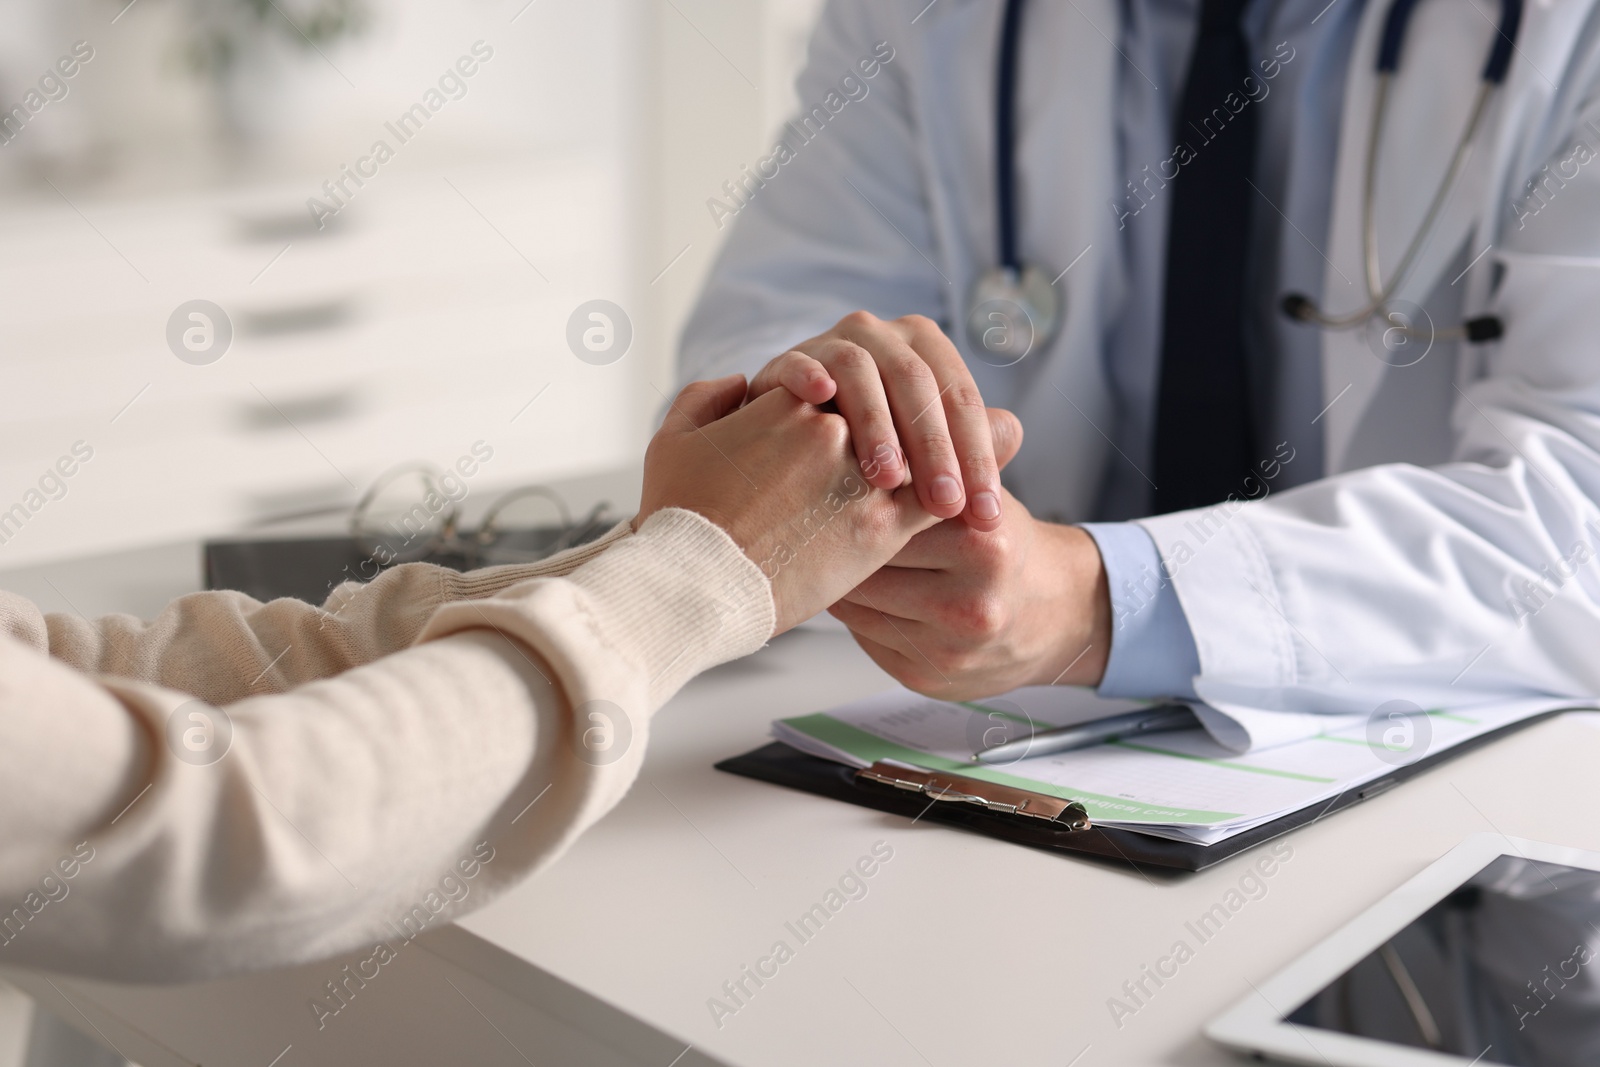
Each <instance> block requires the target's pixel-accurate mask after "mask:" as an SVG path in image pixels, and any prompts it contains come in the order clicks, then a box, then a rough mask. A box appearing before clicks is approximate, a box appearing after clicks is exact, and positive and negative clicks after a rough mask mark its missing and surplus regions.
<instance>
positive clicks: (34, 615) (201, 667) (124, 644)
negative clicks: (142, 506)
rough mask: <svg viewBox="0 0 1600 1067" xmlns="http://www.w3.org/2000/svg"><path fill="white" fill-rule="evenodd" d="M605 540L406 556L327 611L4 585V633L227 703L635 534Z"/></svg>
mask: <svg viewBox="0 0 1600 1067" xmlns="http://www.w3.org/2000/svg"><path fill="white" fill-rule="evenodd" d="M629 532H630V531H629V526H628V524H627V523H625V522H624V523H619V524H618V525H617V526H616V527H614V528H613V529H612V530H611V531H610V532H608V533H607V534H606V535H605V536H604V537H602V538H600V539H599V540H597V541H594V542H591V543H590V544H587V545H582V546H580V547H578V548H575V549H573V550H572V551H570V552H564V553H562V554H561V555H559V556H553V557H551V558H550V559H546V560H541V561H539V562H538V563H530V564H517V565H513V566H503V567H485V568H483V569H481V570H476V571H469V572H467V573H461V572H460V571H454V570H451V569H450V568H448V567H437V566H434V565H432V564H428V563H407V564H403V565H402V566H398V567H394V568H392V569H390V570H387V571H384V572H383V573H382V574H381V575H379V576H378V577H377V578H375V579H373V580H372V581H370V582H366V583H362V582H345V583H343V584H342V585H340V586H338V587H337V588H335V589H333V590H332V591H331V592H330V594H329V596H328V599H327V601H326V602H324V603H323V604H322V605H321V606H316V605H312V604H308V603H306V602H304V601H301V600H292V599H288V598H284V599H282V600H274V601H271V602H269V603H265V604H263V603H262V602H260V601H258V600H255V599H253V598H251V597H249V596H246V595H245V594H244V593H239V592H232V591H228V590H216V591H212V592H206V593H192V594H190V595H188V596H183V597H179V598H178V599H177V600H174V601H173V602H172V603H171V604H170V605H168V606H167V608H166V609H165V610H163V611H162V612H161V613H160V614H159V615H157V616H156V617H155V618H154V619H150V620H144V619H137V618H135V617H133V616H132V615H107V616H104V617H102V618H98V619H93V620H90V619H85V618H82V617H81V616H78V615H67V614H49V615H46V614H44V613H42V612H41V611H39V609H38V608H37V607H35V606H34V605H33V604H32V603H31V602H29V601H27V600H25V599H23V598H22V597H19V596H14V595H12V594H9V593H5V592H0V635H4V636H9V637H11V638H14V639H15V640H17V641H20V642H22V643H23V644H25V645H29V646H31V647H32V648H35V649H37V650H38V651H40V652H47V653H49V655H50V656H51V657H52V658H54V659H57V660H60V661H61V662H63V663H65V664H67V665H69V666H72V667H76V668H77V669H79V670H83V671H91V672H94V673H96V674H105V675H113V676H116V677H119V678H129V679H136V680H138V681H142V682H150V683H152V684H155V685H159V686H163V687H165V688H167V689H176V690H180V691H181V692H184V693H188V694H190V695H191V696H196V697H199V698H200V699H202V700H206V701H209V702H210V703H213V704H226V703H230V702H232V701H235V700H242V699H243V698H245V697H247V696H255V695H258V694H261V693H281V692H283V691H285V690H287V689H289V688H292V687H293V686H296V685H300V684H302V683H304V682H309V681H313V680H315V679H318V678H329V677H332V676H333V675H335V674H338V673H340V672H341V671H346V670H349V669H350V668H352V667H359V666H360V665H362V664H364V663H371V662H372V661H373V660H376V659H378V658H380V657H382V656H387V655H389V654H390V653H392V652H398V651H399V650H400V649H403V648H406V647H407V646H409V645H410V644H411V643H412V642H414V641H415V640H416V639H417V635H418V634H420V633H421V632H422V628H423V626H424V625H426V624H427V621H428V618H429V616H431V615H432V614H433V612H434V609H436V608H437V607H439V605H441V604H445V603H449V602H451V601H455V600H477V599H481V598H483V597H488V596H493V595H494V594H495V593H498V592H499V591H500V590H502V589H506V588H508V587H510V586H512V585H515V584H516V583H518V582H521V581H526V580H527V579H529V578H536V577H542V576H560V575H564V574H568V573H570V572H572V571H573V570H575V569H577V568H578V567H581V566H582V565H583V564H584V563H586V562H588V561H589V560H591V559H593V558H595V557H596V556H598V555H600V554H601V553H602V552H604V551H605V550H606V549H608V548H610V547H611V546H612V545H613V544H615V543H616V542H617V541H618V540H619V539H621V538H623V537H626V536H628V534H629Z"/></svg>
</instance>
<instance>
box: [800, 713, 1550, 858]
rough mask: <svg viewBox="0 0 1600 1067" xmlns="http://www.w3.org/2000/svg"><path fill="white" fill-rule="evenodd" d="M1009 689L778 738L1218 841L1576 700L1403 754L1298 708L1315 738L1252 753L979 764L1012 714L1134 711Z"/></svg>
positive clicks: (1104, 748)
mask: <svg viewBox="0 0 1600 1067" xmlns="http://www.w3.org/2000/svg"><path fill="white" fill-rule="evenodd" d="M1005 696H1006V698H1007V701H987V700H985V701H971V702H967V703H954V702H951V701H942V700H935V699H932V698H931V697H925V696H920V695H918V694H916V693H912V692H909V691H907V690H897V691H891V692H886V693H880V694H877V695H876V696H871V697H867V698H865V699H863V700H858V701H855V702H854V703H851V704H847V705H845V706H843V707H839V708H834V709H832V710H831V711H827V712H823V713H818V714H813V715H804V716H801V717H799V718H793V719H782V720H779V721H778V722H776V723H774V724H773V736H775V737H777V738H778V739H779V740H782V741H786V742H788V743H789V744H790V745H793V746H794V747H796V748H799V749H800V750H802V751H805V752H809V753H811V754H812V755H816V756H821V757H823V758H825V759H833V760H839V761H842V762H845V763H851V764H854V765H857V766H860V765H864V764H872V763H875V762H877V761H878V760H889V761H892V762H895V763H902V764H907V765H910V766H913V767H924V768H927V769H929V770H934V771H945V772H949V773H952V774H958V775H963V776H966V777H970V778H975V779H980V780H982V781H985V782H992V783H994V784H996V785H1005V786H1010V787H1013V788H1017V789H1024V790H1028V791H1030V792H1033V793H1040V794H1043V795H1046V796H1051V797H1058V798H1060V799H1063V800H1073V801H1077V802H1078V803H1080V804H1082V805H1083V806H1084V808H1085V809H1086V810H1087V811H1088V812H1089V815H1090V817H1091V818H1092V819H1093V820H1094V821H1095V823H1096V824H1097V825H1100V826H1109V827H1117V826H1121V827H1124V828H1126V829H1129V830H1135V831H1138V832H1140V833H1145V834H1152V835H1155V836H1158V837H1166V838H1169V839H1172V840H1178V841H1191V842H1194V843H1197V844H1211V843H1214V842H1217V841H1221V840H1224V839H1226V838H1228V837H1231V836H1233V835H1235V834H1238V833H1242V832H1244V831H1245V830H1248V829H1250V828H1252V827H1256V826H1261V825H1263V824H1265V823H1268V822H1271V821H1273V820H1275V819H1279V818H1282V817H1283V816H1285V815H1286V814H1288V813H1290V812H1296V811H1305V810H1308V809H1310V808H1311V807H1312V806H1313V805H1316V804H1320V803H1322V802H1324V801H1326V800H1327V799H1329V798H1331V797H1337V796H1339V795H1341V794H1344V793H1347V792H1349V791H1350V790H1352V789H1357V788H1359V787H1360V786H1362V785H1364V784H1365V783H1368V782H1372V781H1376V780H1378V779H1379V778H1382V777H1388V776H1392V775H1393V774H1394V771H1395V766H1396V763H1397V759H1398V763H1399V764H1400V765H1404V764H1405V763H1408V762H1411V761H1412V760H1413V759H1420V758H1422V757H1423V756H1432V755H1437V754H1439V753H1442V752H1444V751H1445V750H1447V749H1449V748H1451V747H1452V746H1454V745H1457V744H1460V743H1461V742H1462V741H1466V740H1469V739H1471V738H1473V737H1477V736H1480V735H1482V734H1484V733H1486V732H1488V731H1491V730H1494V729H1497V728H1499V727H1501V726H1505V725H1508V724H1511V723H1514V722H1517V721H1519V720H1522V719H1526V718H1527V717H1529V716H1531V715H1537V714H1539V713H1541V712H1543V711H1549V710H1553V709H1555V708H1558V707H1566V706H1570V705H1567V704H1565V703H1564V702H1558V701H1555V700H1552V699H1549V698H1530V699H1527V700H1519V701H1511V702H1503V703H1495V704H1487V703H1485V704H1473V705H1466V706H1463V707H1459V708H1455V707H1452V708H1449V709H1448V710H1447V709H1445V708H1434V709H1430V710H1428V711H1427V712H1426V714H1427V720H1426V723H1427V725H1429V726H1430V727H1431V728H1432V735H1431V737H1430V739H1429V742H1428V744H1427V745H1426V746H1417V750H1416V751H1415V752H1412V753H1404V752H1402V753H1400V754H1399V756H1398V758H1397V757H1396V756H1395V754H1394V750H1385V749H1384V748H1383V746H1382V744H1381V743H1379V742H1377V741H1370V740H1368V738H1367V737H1366V732H1367V730H1368V729H1369V728H1370V726H1371V721H1370V719H1369V717H1368V716H1365V715H1355V714H1347V715H1340V716H1337V717H1334V716H1330V717H1329V718H1326V719H1323V718H1322V716H1319V715H1309V714H1300V713H1293V712H1291V713H1287V715H1289V716H1293V718H1291V719H1288V720H1286V721H1288V722H1291V723H1295V724H1298V725H1300V726H1301V727H1303V728H1305V732H1304V733H1302V734H1300V735H1299V737H1298V738H1295V737H1285V738H1284V739H1283V740H1282V741H1281V742H1279V743H1276V744H1270V745H1263V746H1261V747H1259V748H1257V749H1254V750H1252V751H1249V752H1243V753H1241V752H1237V751H1235V750H1232V749H1230V748H1228V747H1225V746H1224V745H1222V744H1219V743H1218V741H1217V740H1216V738H1215V737H1214V736H1213V735H1212V734H1210V733H1209V732H1207V731H1206V730H1203V729H1194V730H1178V731H1173V732H1171V733H1164V734H1159V735H1153V736H1151V737H1149V738H1139V739H1138V740H1137V741H1135V740H1133V739H1125V740H1121V741H1113V742H1110V743H1106V744H1100V745H1093V746H1090V747H1088V748H1083V749H1075V750H1068V751H1065V752H1056V753H1049V754H1046V755H1040V756H1035V757H1033V758H1025V759H1021V760H1018V761H1016V762H1014V763H1011V764H1008V765H988V764H982V763H977V762H975V761H974V760H973V758H972V751H973V747H974V745H976V744H977V743H978V740H977V739H978V738H981V737H982V736H983V734H984V732H985V731H986V730H988V729H991V728H993V727H994V726H995V724H996V723H997V722H998V721H1001V720H1003V721H1004V722H1005V728H1006V730H1007V732H1008V733H1009V734H1010V735H1012V736H1016V735H1018V734H1021V735H1024V736H1025V735H1026V734H1027V733H1028V731H1029V729H1030V728H1031V729H1035V730H1037V729H1048V728H1049V727H1051V726H1054V725H1057V724H1060V723H1062V722H1065V721H1088V720H1089V719H1092V718H1093V717H1094V715H1095V714H1096V713H1097V712H1098V713H1100V714H1116V713H1119V712H1121V711H1123V710H1126V706H1125V705H1119V704H1115V703H1100V702H1095V698H1094V697H1093V695H1092V694H1086V693H1081V692H1077V691H1073V690H1070V689H1067V690H1058V689H1056V688H1053V687H1038V688H1035V689H1023V690H1016V691H1015V692H1013V693H1009V694H1005ZM1008 701H1014V702H1015V705H1016V707H1015V708H1013V707H1012V706H1011V704H1010V703H1009V702H1008ZM1086 702H1087V703H1086ZM996 703H1001V704H1002V705H1003V707H1004V708H1005V709H1007V710H1002V708H997V707H995V706H994V704H996ZM1102 708H1103V709H1104V710H1103V711H1102V710H1101V709H1102ZM1213 710H1215V709H1213ZM1019 711H1020V713H1019ZM1219 714H1221V713H1219ZM1252 714H1254V715H1256V716H1257V717H1259V716H1260V714H1261V713H1260V712H1254V713H1252ZM1319 720H1321V721H1319ZM1235 721H1238V720H1237V719H1236V720H1235ZM1334 723H1337V724H1338V725H1337V726H1334ZM1327 742H1332V743H1331V744H1329V743H1327Z"/></svg>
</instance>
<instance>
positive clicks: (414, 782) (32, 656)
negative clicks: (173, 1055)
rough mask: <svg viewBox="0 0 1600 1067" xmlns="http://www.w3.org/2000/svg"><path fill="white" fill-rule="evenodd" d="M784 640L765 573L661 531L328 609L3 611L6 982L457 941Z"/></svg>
mask: <svg viewBox="0 0 1600 1067" xmlns="http://www.w3.org/2000/svg"><path fill="white" fill-rule="evenodd" d="M774 617H775V616H774V610H773V603H772V595H771V589H770V584H769V583H768V582H767V580H766V578H765V577H764V576H763V575H762V573H761V571H760V569H759V568H758V567H756V566H755V564H754V563H752V562H751V561H750V560H749V559H748V558H747V557H746V556H745V555H744V553H743V552H742V551H741V550H740V549H739V547H738V545H736V544H735V543H734V542H733V540H732V539H731V538H729V537H728V536H727V534H726V533H724V532H723V531H722V530H721V529H719V528H718V527H716V526H714V525H713V524H712V523H710V522H708V521H707V520H705V519H704V518H702V517H700V516H699V515H696V514H694V513H692V512H688V511H681V510H675V509H674V510H667V511H662V512H658V513H657V514H655V515H653V516H651V518H650V519H649V520H648V521H646V522H645V523H644V524H643V525H642V526H641V528H640V529H639V531H638V533H630V532H629V530H628V527H627V526H626V525H625V524H624V525H622V526H619V527H617V528H616V529H615V530H613V531H611V533H609V534H607V535H606V537H605V538H603V539H602V540H601V541H599V542H596V543H595V544H592V545H588V546H585V547H583V548H580V549H577V550H575V551H573V552H569V553H566V554H564V555H562V556H560V557H557V558H555V559H553V560H549V561H546V562H544V563H540V564H534V565H529V566H513V567H497V568H489V569H486V570H481V571H476V572H473V573H470V574H458V573H456V572H453V571H449V570H446V569H443V568H439V567H433V566H429V565H425V564H409V565H406V566H402V567H397V568H395V569H393V570H391V571H388V572H386V573H385V574H383V575H382V576H380V577H379V578H377V579H376V580H375V581H373V582H371V583H370V584H367V585H364V586H363V585H357V584H354V583H351V584H347V585H345V586H341V587H340V588H339V589H337V590H335V591H334V593H333V596H332V597H331V598H330V599H329V601H328V602H327V604H325V605H323V607H321V608H317V607H313V606H311V605H309V604H304V603H301V602H299V601H293V600H277V601H273V602H272V603H269V604H261V603H259V602H257V601H254V600H252V599H250V598H249V597H247V596H245V595H243V594H241V593H231V592H212V593H196V594H194V595H192V596H186V597H183V598H181V599H179V600H177V601H174V602H173V603H172V605H171V606H169V607H168V608H167V609H166V610H165V611H163V612H162V613H161V614H160V615H159V616H157V617H156V618H155V619H153V620H151V621H148V622H144V621H140V620H137V619H134V618H132V617H129V616H111V617H108V618H104V619H98V620H94V621H90V620H86V619H81V618H77V617H74V616H69V615H43V614H41V613H40V612H39V610H38V609H37V608H35V607H34V606H33V605H32V604H31V603H29V602H28V601H26V600H23V599H21V598H19V597H14V596H10V595H9V594H5V593H0V965H23V966H29V967H38V968H44V969H47V970H54V971H65V972H75V973H82V974H90V975H97V976H105V977H116V978H124V979H157V980H186V979H197V978H203V977H208V976H212V975H218V974H223V973H228V972H235V971H240V970H247V969H259V968H264V967H273V966H280V965H285V964H292V963H297V962H303V961H307V960H311V959H315V958H318V957H322V956H327V955H330V954H333V953H337V952H340V951H343V950H348V949H354V948H362V947H366V948H372V947H373V946H375V945H376V944H377V943H378V942H380V941H385V942H387V943H389V944H390V945H393V944H395V943H396V942H397V940H399V939H402V938H409V937H411V936H415V934H416V933H418V932H420V930H421V929H422V928H423V927H428V928H431V927H432V926H433V925H435V924H442V923H444V922H447V921H449V920H450V918H452V917H453V916H455V915H458V914H460V913H462V912H464V911H466V910H470V909H471V908H473V907H476V906H478V905H481V904H482V903H484V902H485V901H487V900H490V899H492V898H493V897H494V896H495V895H496V894H498V893H500V892H502V891H503V890H504V889H505V888H506V887H508V886H510V885H512V884H514V883H515V882H517V881H518V880H520V879H522V878H524V877H526V876H527V875H528V874H529V873H530V872H532V871H534V870H535V869H537V868H538V867H539V866H541V865H542V864H545V863H548V862H550V861H551V860H552V859H554V858H555V857H556V856H557V855H559V854H560V853H561V851H562V850H563V849H564V848H566V847H567V845H568V844H570V843H571V842H572V840H573V839H574V838H575V837H577V835H578V834H579V833H581V832H582V831H583V829H584V828H585V827H587V826H588V825H590V824H591V823H593V822H594V821H595V820H597V819H599V818H600V817H601V816H602V815H603V814H605V812H606V811H608V810H609V809H610V808H611V807H612V806H613V805H614V804H616V802H617V801H618V800H619V799H620V798H621V797H622V795H623V794H624V793H625V792H626V791H627V789H628V787H629V785H630V784H631V783H632V781H633V779H634V777H635V776H636V774H637V773H638V769H639V765H640V762H641V760H642V758H643V754H644V748H645V742H646V739H647V736H648V728H649V723H650V717H651V715H652V714H653V713H654V712H655V710H656V709H657V708H659V707H660V706H661V704H662V703H664V702H665V701H666V700H667V698H668V697H670V696H671V695H672V694H673V693H674V692H676V691H677V690H678V688H679V687H680V686H681V685H682V684H683V683H684V682H685V681H687V680H688V679H689V678H691V677H692V676H693V675H695V674H696V673H698V672H700V671H702V670H705V669H706V668H708V667H711V666H714V665H715V664H718V663H721V662H724V661H727V660H730V659H734V658H736V657H739V656H743V655H746V654H748V653H750V652H753V651H755V650H756V649H757V648H759V647H761V645H762V644H764V643H765V642H766V640H767V638H768V637H770V636H771V634H772V630H773V625H774ZM197 701H199V702H203V703H197ZM230 728H231V738H228V734H229V733H230ZM225 738H227V740H226V741H225V740H224V739H225ZM224 743H225V744H226V749H225V751H224V747H223V746H224ZM219 752H221V753H223V754H222V755H221V756H220V758H216V757H217V754H218V753H219Z"/></svg>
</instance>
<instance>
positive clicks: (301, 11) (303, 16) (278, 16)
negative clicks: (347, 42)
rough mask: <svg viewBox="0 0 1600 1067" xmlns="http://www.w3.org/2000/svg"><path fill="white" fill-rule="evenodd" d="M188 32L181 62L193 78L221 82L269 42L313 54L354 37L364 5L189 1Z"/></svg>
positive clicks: (325, 0) (350, 0)
mask: <svg viewBox="0 0 1600 1067" xmlns="http://www.w3.org/2000/svg"><path fill="white" fill-rule="evenodd" d="M189 9H190V12H191V14H192V16H193V21H192V27H193V28H192V31H191V33H190V35H189V39H188V40H187V41H186V42H185V44H184V46H183V59H184V63H185V65H186V66H188V68H189V69H190V70H191V71H193V72H194V73H196V74H200V75H205V76H209V77H220V76H222V75H224V74H226V73H227V72H228V71H229V70H231V69H232V68H233V67H234V65H235V64H236V63H237V62H238V61H239V58H240V56H242V55H244V54H245V53H246V52H247V51H249V50H250V49H251V48H254V47H259V46H261V45H262V44H263V43H264V42H266V41H268V40H271V39H273V38H279V39H284V40H287V41H289V42H291V43H293V44H296V45H299V46H300V47H301V48H306V49H314V48H320V47H321V46H322V45H324V44H327V43H330V42H332V41H336V40H338V39H339V38H341V37H353V36H355V35H356V34H358V33H359V32H360V31H361V30H362V29H364V28H365V27H366V25H367V15H368V12H367V6H366V4H365V2H364V0H302V2H298V3H296V2H294V0H190V3H189Z"/></svg>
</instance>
